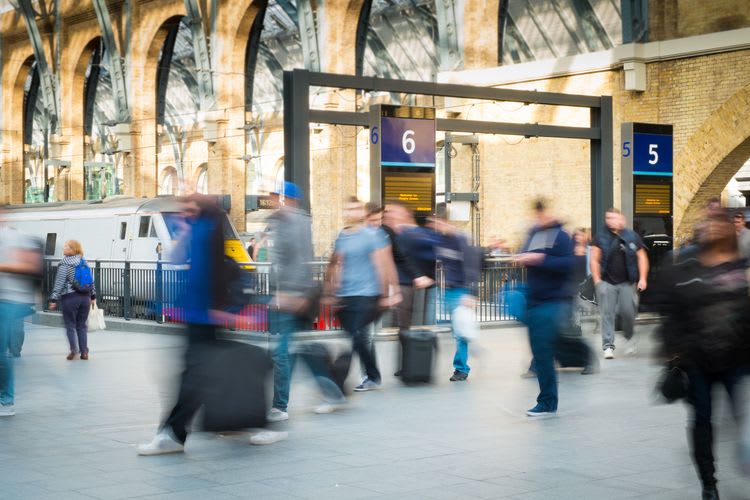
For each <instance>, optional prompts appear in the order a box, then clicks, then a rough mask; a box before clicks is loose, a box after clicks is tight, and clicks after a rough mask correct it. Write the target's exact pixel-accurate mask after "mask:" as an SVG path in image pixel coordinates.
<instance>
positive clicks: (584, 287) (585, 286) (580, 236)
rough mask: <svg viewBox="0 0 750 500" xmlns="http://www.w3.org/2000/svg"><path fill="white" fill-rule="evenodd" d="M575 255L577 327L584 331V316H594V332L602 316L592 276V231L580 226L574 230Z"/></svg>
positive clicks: (574, 282) (575, 318)
mask: <svg viewBox="0 0 750 500" xmlns="http://www.w3.org/2000/svg"><path fill="white" fill-rule="evenodd" d="M573 255H574V256H575V265H574V267H573V284H574V285H575V288H574V289H573V295H574V297H573V307H574V314H573V319H574V324H575V327H576V328H577V329H578V330H580V332H581V333H583V318H584V317H585V316H594V317H595V318H596V326H595V327H594V333H598V331H599V329H600V326H599V325H600V323H601V317H600V315H599V311H598V310H597V308H596V304H595V303H594V302H593V300H594V284H593V279H592V278H591V266H590V261H591V232H590V231H589V230H588V229H586V228H583V227H579V228H578V229H576V230H575V231H574V232H573Z"/></svg>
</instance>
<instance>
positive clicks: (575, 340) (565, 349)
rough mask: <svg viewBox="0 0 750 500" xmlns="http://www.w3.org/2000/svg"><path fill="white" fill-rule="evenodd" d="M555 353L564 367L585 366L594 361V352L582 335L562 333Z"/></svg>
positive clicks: (557, 341)
mask: <svg viewBox="0 0 750 500" xmlns="http://www.w3.org/2000/svg"><path fill="white" fill-rule="evenodd" d="M554 353H555V359H556V360H557V362H558V363H559V364H560V366H561V367H562V368H585V367H586V366H589V365H590V364H592V363H593V361H594V352H593V351H592V350H591V348H590V347H589V345H588V344H587V343H586V342H585V341H584V340H583V339H582V338H581V337H580V336H571V335H560V336H559V337H558V338H557V340H555V343H554Z"/></svg>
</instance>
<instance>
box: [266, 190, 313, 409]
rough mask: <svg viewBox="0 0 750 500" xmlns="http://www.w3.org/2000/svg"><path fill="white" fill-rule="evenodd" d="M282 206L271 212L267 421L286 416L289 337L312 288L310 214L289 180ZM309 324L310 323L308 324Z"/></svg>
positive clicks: (302, 321)
mask: <svg viewBox="0 0 750 500" xmlns="http://www.w3.org/2000/svg"><path fill="white" fill-rule="evenodd" d="M283 195H284V198H283V200H282V201H281V208H279V210H278V211H277V212H276V213H275V214H274V215H273V216H271V220H270V224H269V226H270V228H271V231H270V234H271V237H272V238H273V245H272V246H271V247H270V256H271V263H272V264H271V287H272V292H273V294H274V298H273V300H272V301H271V328H272V331H273V332H274V333H275V334H277V337H278V338H277V342H278V343H277V345H276V349H275V351H274V353H273V362H274V363H273V365H274V370H273V405H272V408H271V411H270V412H269V413H268V420H269V421H270V422H279V421H281V420H287V419H288V418H289V414H288V413H287V405H288V404H289V387H290V381H291V377H292V364H291V360H290V358H289V341H290V340H291V338H292V335H293V334H294V333H295V332H298V331H301V330H303V329H304V328H305V319H304V318H303V316H302V314H303V311H304V309H305V308H306V305H307V304H308V302H307V301H308V298H307V296H308V295H309V293H310V291H311V290H312V286H313V282H312V270H311V268H310V263H311V262H312V259H313V249H312V229H311V221H310V215H309V214H308V213H307V212H306V211H305V210H303V209H302V208H300V206H299V200H300V195H301V193H300V190H299V188H298V187H297V185H296V184H294V183H292V182H285V183H284V192H283ZM308 326H309V325H308Z"/></svg>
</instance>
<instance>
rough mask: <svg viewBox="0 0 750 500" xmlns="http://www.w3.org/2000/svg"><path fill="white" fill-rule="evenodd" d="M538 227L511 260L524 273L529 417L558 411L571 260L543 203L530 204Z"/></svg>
mask: <svg viewBox="0 0 750 500" xmlns="http://www.w3.org/2000/svg"><path fill="white" fill-rule="evenodd" d="M534 214H535V218H536V224H535V225H534V227H532V228H531V231H530V232H529V236H528V239H527V240H526V243H525V244H524V246H523V250H522V251H521V253H519V254H518V255H517V256H516V257H515V262H516V263H517V264H520V265H522V266H525V267H526V269H527V276H528V296H527V308H528V311H527V313H526V324H527V325H528V327H529V343H530V344H531V353H532V355H533V356H534V360H533V370H534V372H535V373H536V376H537V380H538V381H539V396H538V397H537V399H536V403H537V404H536V406H534V407H533V408H532V409H530V410H528V411H527V412H526V415H528V416H529V417H533V418H544V417H551V416H554V415H555V413H557V402H558V396H557V373H556V372H555V356H554V343H555V341H556V340H557V338H558V337H559V336H560V334H561V332H562V328H563V326H564V325H565V324H566V323H567V322H569V321H570V315H571V295H572V294H571V290H570V289H571V284H572V282H571V276H572V273H573V266H574V263H575V258H574V256H573V242H572V240H571V239H570V236H568V234H567V233H566V232H565V231H563V229H562V224H561V223H560V221H558V220H557V219H556V218H555V217H553V216H552V215H551V214H549V213H548V212H547V207H546V204H545V202H544V201H543V200H537V201H536V202H535V205H534Z"/></svg>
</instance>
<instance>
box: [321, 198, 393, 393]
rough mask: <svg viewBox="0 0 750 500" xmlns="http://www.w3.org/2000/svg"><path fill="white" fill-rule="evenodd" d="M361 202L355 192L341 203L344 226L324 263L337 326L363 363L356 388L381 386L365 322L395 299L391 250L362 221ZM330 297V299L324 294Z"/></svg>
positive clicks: (376, 315)
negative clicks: (336, 310)
mask: <svg viewBox="0 0 750 500" xmlns="http://www.w3.org/2000/svg"><path fill="white" fill-rule="evenodd" d="M365 216H366V212H365V206H364V204H363V203H362V202H360V201H359V200H358V199H357V198H356V197H351V198H349V200H348V201H347V202H346V203H345V205H344V223H345V225H346V226H345V228H344V229H343V230H342V231H341V232H340V233H339V235H338V238H337V239H336V243H335V245H334V252H333V256H332V257H331V262H330V264H329V266H328V273H327V279H326V296H328V297H334V296H335V297H336V300H337V301H338V305H339V307H340V309H339V317H340V318H341V326H342V327H343V328H344V330H345V331H346V332H347V333H348V334H349V335H350V336H351V338H352V346H353V349H354V351H355V352H356V353H357V355H358V356H359V359H360V362H361V363H362V364H363V365H364V369H365V372H366V374H367V376H366V378H365V379H364V380H363V381H362V383H361V384H359V385H358V386H357V387H355V388H354V390H355V391H357V392H363V391H370V390H374V389H378V388H379V387H380V382H381V375H380V370H379V369H378V366H377V359H376V356H375V350H374V349H371V348H370V345H369V337H370V331H369V325H370V323H372V322H373V321H374V320H375V319H377V317H378V316H379V314H380V309H381V308H388V307H391V306H393V305H396V304H398V302H399V301H400V295H401V294H400V291H398V289H397V286H396V283H395V281H393V279H392V277H393V276H395V270H394V264H393V258H392V256H391V255H392V251H391V248H390V245H389V244H388V239H387V237H386V236H385V233H383V232H382V231H379V230H375V229H373V228H371V227H368V226H367V225H365ZM329 300H330V299H329Z"/></svg>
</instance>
